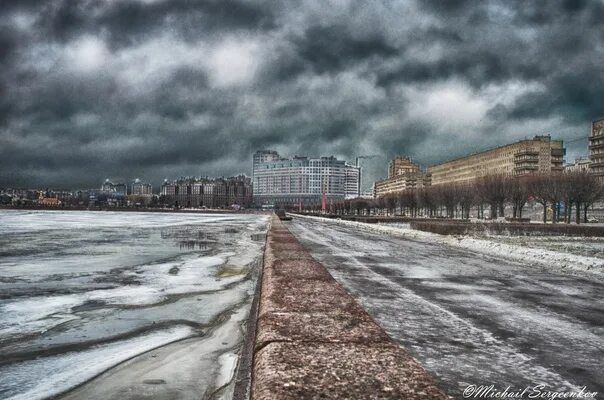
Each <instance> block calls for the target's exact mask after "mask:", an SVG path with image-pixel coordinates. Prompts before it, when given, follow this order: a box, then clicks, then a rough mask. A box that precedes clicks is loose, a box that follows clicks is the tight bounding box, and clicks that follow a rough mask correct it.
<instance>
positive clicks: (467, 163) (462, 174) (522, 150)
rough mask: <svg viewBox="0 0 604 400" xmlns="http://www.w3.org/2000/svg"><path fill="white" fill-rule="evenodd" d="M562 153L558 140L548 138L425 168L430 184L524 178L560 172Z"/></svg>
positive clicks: (503, 147)
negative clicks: (497, 176)
mask: <svg viewBox="0 0 604 400" xmlns="http://www.w3.org/2000/svg"><path fill="white" fill-rule="evenodd" d="M565 153H566V150H565V149H564V145H563V142H562V140H552V139H551V137H550V136H549V135H544V136H535V137H534V138H533V139H526V140H520V141H518V142H515V143H512V144H508V145H505V146H500V147H497V148H494V149H490V150H486V151H483V152H480V153H475V154H470V155H468V156H465V157H461V158H457V159H455V160H451V161H447V162H445V163H442V164H437V165H432V166H430V167H428V174H429V175H430V177H431V184H432V185H439V184H442V183H452V182H468V181H471V180H473V179H476V178H479V177H481V176H485V175H492V174H502V175H526V174H530V173H535V172H552V171H559V172H561V171H562V170H563V163H564V155H565Z"/></svg>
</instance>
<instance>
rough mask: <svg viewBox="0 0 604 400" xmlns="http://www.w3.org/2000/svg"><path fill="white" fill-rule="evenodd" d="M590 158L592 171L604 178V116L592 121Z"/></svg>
mask: <svg viewBox="0 0 604 400" xmlns="http://www.w3.org/2000/svg"><path fill="white" fill-rule="evenodd" d="M589 160H590V161H591V164H590V170H591V172H592V173H593V174H594V175H596V176H597V177H599V178H600V179H602V180H604V118H602V119H598V120H595V121H592V123H591V133H590V135H589Z"/></svg>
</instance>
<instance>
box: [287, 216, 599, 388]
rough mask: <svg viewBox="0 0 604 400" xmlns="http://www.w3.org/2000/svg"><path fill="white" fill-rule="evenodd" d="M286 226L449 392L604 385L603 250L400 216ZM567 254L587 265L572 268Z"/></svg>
mask: <svg viewBox="0 0 604 400" xmlns="http://www.w3.org/2000/svg"><path fill="white" fill-rule="evenodd" d="M288 226H289V229H290V230H291V231H292V233H294V235H295V236H296V237H298V239H299V240H300V241H301V242H302V244H303V245H305V247H307V249H309V251H310V252H311V253H312V255H313V256H314V257H315V258H316V259H318V260H319V261H321V262H322V264H323V265H325V267H326V268H327V269H328V270H329V272H330V273H331V274H332V275H333V276H334V278H335V279H336V280H337V281H338V282H340V283H341V284H342V285H343V286H344V287H345V288H346V289H347V290H348V291H349V292H350V293H351V294H352V295H353V296H354V297H355V298H356V299H357V300H358V301H359V302H360V303H361V304H362V305H363V306H364V307H365V309H366V310H367V311H368V312H369V313H370V314H371V315H372V317H373V318H375V319H376V321H377V322H378V323H379V324H380V325H382V326H383V327H384V328H385V329H386V331H387V332H388V334H389V335H390V336H391V337H392V338H394V339H395V340H397V341H398V342H399V343H400V344H401V345H403V346H404V347H405V348H407V349H408V350H409V351H410V352H411V353H412V354H413V355H414V356H415V357H416V358H417V359H418V360H419V361H420V363H421V364H422V365H423V366H424V367H425V368H426V369H427V370H428V371H430V372H431V373H433V374H434V375H435V377H436V378H437V380H438V381H439V382H440V384H441V385H442V386H443V387H444V388H445V389H446V390H448V391H449V393H450V394H451V395H452V396H453V397H455V398H461V393H462V391H463V389H464V388H465V387H467V386H468V385H472V384H473V385H486V386H488V385H491V384H492V385H495V387H496V388H499V389H500V390H504V389H505V388H506V387H508V386H510V387H511V389H510V390H511V391H513V390H514V389H519V390H522V389H524V388H525V387H533V386H536V385H539V384H543V385H545V389H546V390H560V391H569V390H579V388H581V387H583V386H587V389H588V390H589V391H590V392H591V391H598V392H600V393H601V392H603V391H604V372H603V371H604V330H603V328H602V327H603V326H604V278H603V277H602V274H601V270H599V269H597V268H598V267H593V266H592V268H591V269H590V268H588V267H589V266H590V263H595V264H596V265H597V266H599V265H601V264H600V263H601V259H599V258H595V257H581V256H577V255H573V254H567V253H561V252H554V251H549V250H539V249H535V248H532V249H529V248H524V247H522V246H521V245H518V244H502V243H495V242H491V241H488V240H476V239H470V238H455V237H444V236H440V235H435V234H430V233H425V232H417V231H412V230H410V229H408V228H405V227H391V226H376V225H367V224H357V223H350V222H342V221H333V220H326V219H308V218H300V217H295V218H294V219H293V221H292V222H291V223H288ZM508 252H509V253H511V254H507V253H508ZM539 257H543V258H544V259H545V261H544V260H539ZM566 262H568V263H577V262H580V264H579V267H577V266H576V265H575V266H574V267H573V269H572V271H573V273H572V274H569V273H567V271H566V270H567V269H568V268H563V265H564V264H565V263H566Z"/></svg>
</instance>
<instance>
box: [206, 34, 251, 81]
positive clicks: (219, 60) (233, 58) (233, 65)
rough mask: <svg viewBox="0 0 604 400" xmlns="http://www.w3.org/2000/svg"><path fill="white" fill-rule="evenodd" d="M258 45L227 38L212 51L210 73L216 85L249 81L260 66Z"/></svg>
mask: <svg viewBox="0 0 604 400" xmlns="http://www.w3.org/2000/svg"><path fill="white" fill-rule="evenodd" d="M258 55H259V54H258V46H257V45H256V43H254V42H250V41H236V40H233V39H229V40H226V41H224V42H222V43H220V44H219V45H218V46H216V47H215V48H214V49H212V51H211V52H210V55H209V59H208V66H209V73H210V76H211V77H212V83H213V84H215V85H216V86H234V85H242V84H246V83H249V82H250V81H251V80H252V79H253V77H254V75H255V73H256V69H257V67H258Z"/></svg>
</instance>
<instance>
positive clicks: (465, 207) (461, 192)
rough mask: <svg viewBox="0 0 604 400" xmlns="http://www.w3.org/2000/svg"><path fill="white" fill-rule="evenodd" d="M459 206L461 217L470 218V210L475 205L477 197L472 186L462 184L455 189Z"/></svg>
mask: <svg viewBox="0 0 604 400" xmlns="http://www.w3.org/2000/svg"><path fill="white" fill-rule="evenodd" d="M457 195H458V200H459V206H460V207H461V217H462V218H465V219H468V218H470V208H471V207H472V206H473V205H474V204H476V200H477V196H476V189H475V188H474V185H471V184H469V183H462V184H460V185H458V187H457Z"/></svg>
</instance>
